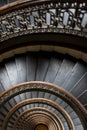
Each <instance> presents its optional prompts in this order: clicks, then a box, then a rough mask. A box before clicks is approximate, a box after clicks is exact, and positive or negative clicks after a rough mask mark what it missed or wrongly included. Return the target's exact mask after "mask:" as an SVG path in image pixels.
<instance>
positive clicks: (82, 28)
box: [0, 0, 87, 42]
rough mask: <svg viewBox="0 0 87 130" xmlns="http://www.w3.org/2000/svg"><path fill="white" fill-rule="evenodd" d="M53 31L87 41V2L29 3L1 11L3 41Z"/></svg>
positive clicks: (81, 0) (0, 31) (49, 0)
mask: <svg viewBox="0 0 87 130" xmlns="http://www.w3.org/2000/svg"><path fill="white" fill-rule="evenodd" d="M9 7H10V8H9ZM51 32H52V33H61V34H63V33H64V34H71V35H76V36H81V37H86V38H87V1H86V0H74V1H72V0H70V1H68V0H63V1H62V0H48V1H47V0H43V1H39V0H36V1H28V0H27V1H26V2H24V1H21V2H19V3H18V2H17V4H16V3H15V4H12V5H9V6H6V7H4V8H1V9H0V42H2V41H4V40H7V39H9V38H12V37H17V36H21V35H26V34H32V33H51Z"/></svg>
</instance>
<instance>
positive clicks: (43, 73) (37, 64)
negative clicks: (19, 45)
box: [0, 51, 87, 130]
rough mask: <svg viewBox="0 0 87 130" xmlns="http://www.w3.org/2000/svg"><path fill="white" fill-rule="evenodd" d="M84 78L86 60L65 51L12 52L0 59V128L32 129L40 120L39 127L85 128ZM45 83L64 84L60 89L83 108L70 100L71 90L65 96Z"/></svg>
mask: <svg viewBox="0 0 87 130" xmlns="http://www.w3.org/2000/svg"><path fill="white" fill-rule="evenodd" d="M31 81H33V83H32V82H31ZM35 81H38V82H37V83H36V82H35ZM42 81H43V82H42ZM86 81H87V64H86V63H85V62H83V61H82V60H77V59H75V58H73V57H71V56H69V55H63V54H60V53H56V52H46V51H38V52H26V53H22V54H16V55H14V56H13V57H11V58H8V59H5V60H3V61H2V62H1V63H0V93H1V100H0V102H1V109H0V128H1V129H2V130H11V129H14V130H15V129H17V130H19V129H23V128H24V129H25V130H27V129H29V128H30V127H31V129H32V130H33V129H35V128H36V126H37V127H40V126H38V124H39V125H40V124H42V126H43V127H45V126H44V125H46V126H49V128H52V129H54V130H55V129H59V130H63V129H65V130H68V129H71V130H74V129H75V130H86V128H87V126H86V119H87V111H86V108H87V100H86V96H87V85H86ZM27 82H28V83H27ZM21 83H24V84H21ZM26 83H27V84H26ZM49 83H52V86H55V85H54V84H56V85H58V86H60V87H59V88H60V89H63V88H64V91H66V90H67V92H68V93H69V94H70V93H71V94H72V95H73V96H74V97H76V98H77V99H76V100H79V101H80V102H81V104H83V106H84V107H85V108H83V106H82V105H81V104H80V105H81V106H80V107H81V108H80V107H79V105H78V104H79V103H78V101H77V102H74V100H73V99H72V98H71V97H72V95H71V94H70V97H68V95H67V93H64V91H63V92H61V91H59V90H58V86H57V90H56V88H50V90H49V89H48V86H49ZM18 84H21V85H18ZM28 84H31V85H28ZM43 84H44V85H43ZM16 85H17V86H16ZM19 86H21V87H19ZM15 87H18V88H19V89H15ZM22 88H24V89H22ZM27 88H28V90H27ZM41 88H43V89H41ZM45 89H46V90H45ZM21 90H22V92H21ZM53 91H54V92H53ZM15 92H16V93H17V94H16V93H15ZM56 92H57V94H56ZM58 93H59V94H58ZM62 93H63V94H62ZM11 94H12V95H13V96H12V95H11ZM10 95H11V97H10ZM64 95H66V96H64ZM69 99H70V100H69ZM73 104H74V105H73ZM56 105H57V106H56ZM77 106H78V107H77ZM48 111H49V112H48ZM35 112H36V113H35ZM41 113H42V114H41ZM46 113H47V115H46ZM50 113H52V114H50ZM30 115H31V116H30ZM35 115H36V116H35ZM28 116H29V117H28ZM34 116H35V117H36V118H35V117H34ZM50 116H52V117H50ZM56 116H57V117H56ZM48 117H49V118H48ZM39 119H40V120H39ZM45 120H47V122H48V124H49V125H47V122H45ZM50 120H51V121H50ZM55 120H56V122H57V123H56V122H55ZM49 121H50V122H51V123H49ZM58 121H59V122H58ZM23 122H25V123H23ZM29 122H31V123H29ZM43 122H44V124H43ZM26 124H28V125H26ZM32 124H33V125H32ZM54 124H55V125H54Z"/></svg>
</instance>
